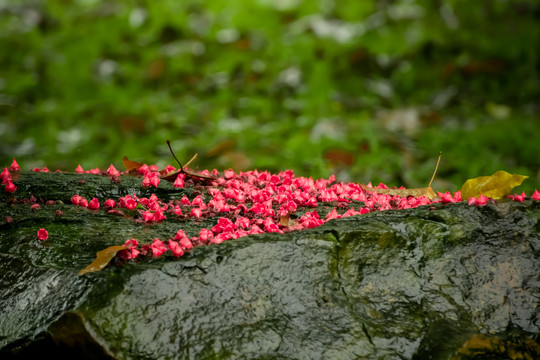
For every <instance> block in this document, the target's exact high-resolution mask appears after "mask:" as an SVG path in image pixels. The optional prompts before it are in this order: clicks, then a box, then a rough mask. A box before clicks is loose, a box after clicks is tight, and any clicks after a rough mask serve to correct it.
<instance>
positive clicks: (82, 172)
mask: <svg viewBox="0 0 540 360" xmlns="http://www.w3.org/2000/svg"><path fill="white" fill-rule="evenodd" d="M75 173H76V174H84V169H83V168H82V166H81V164H79V166H77V168H76V169H75Z"/></svg>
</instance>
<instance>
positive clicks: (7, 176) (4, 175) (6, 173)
mask: <svg viewBox="0 0 540 360" xmlns="http://www.w3.org/2000/svg"><path fill="white" fill-rule="evenodd" d="M0 178H2V179H10V178H11V174H10V173H9V170H8V168H7V166H4V170H3V171H2V173H0Z"/></svg>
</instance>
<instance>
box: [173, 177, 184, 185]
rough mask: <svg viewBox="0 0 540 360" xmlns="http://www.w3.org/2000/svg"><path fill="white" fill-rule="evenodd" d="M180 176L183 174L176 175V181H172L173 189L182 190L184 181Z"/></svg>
mask: <svg viewBox="0 0 540 360" xmlns="http://www.w3.org/2000/svg"><path fill="white" fill-rule="evenodd" d="M180 175H183V174H178V176H177V177H176V180H175V181H174V184H173V186H174V187H175V188H183V187H184V185H185V184H184V179H183V178H182V177H181V176H180Z"/></svg>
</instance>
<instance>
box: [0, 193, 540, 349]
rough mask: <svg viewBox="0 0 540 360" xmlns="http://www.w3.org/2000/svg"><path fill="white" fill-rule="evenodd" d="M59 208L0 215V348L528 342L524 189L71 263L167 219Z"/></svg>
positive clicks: (536, 242)
mask: <svg viewBox="0 0 540 360" xmlns="http://www.w3.org/2000/svg"><path fill="white" fill-rule="evenodd" d="M14 206H15V207H16V206H19V205H10V206H9V207H6V205H4V207H3V208H2V209H3V210H4V211H8V210H9V211H11V212H14V213H15V212H16V210H17V209H15V208H14ZM55 206H58V207H62V205H55ZM53 210H54V209H53ZM53 210H51V213H53ZM61 210H62V211H63V212H64V214H65V215H63V216H62V217H54V216H50V217H49V216H48V215H45V213H44V212H43V211H40V212H38V213H37V214H30V215H28V217H27V218H24V217H23V216H22V215H20V216H19V214H16V216H13V218H14V221H13V222H11V223H1V224H0V228H1V231H0V309H2V311H1V313H0V349H1V350H0V355H1V357H2V358H24V357H28V355H35V354H36V353H37V352H38V351H39V350H37V349H39V347H40V346H45V348H47V349H48V351H52V352H54V351H56V352H57V354H59V357H62V356H66V357H73V356H77V357H79V358H107V357H112V358H118V359H155V358H176V359H228V358H230V359H236V358H265V359H279V358H282V359H285V358H286V359H319V358H320V359H358V358H366V359H374V358H377V359H421V358H433V359H451V358H456V359H465V358H473V357H474V356H476V355H477V354H480V353H482V351H483V353H484V354H485V353H488V350H487V348H488V347H491V348H490V349H489V351H490V353H493V354H495V355H494V356H499V357H500V358H504V356H507V357H510V355H509V354H508V351H510V350H509V349H513V350H512V351H514V353H513V354H514V355H512V356H517V355H515V354H516V353H519V354H521V355H522V356H523V358H527V356H528V357H529V358H531V359H534V358H538V357H539V356H540V350H539V346H538V343H539V334H540V316H539V307H538V303H539V301H538V299H539V298H540V277H539V274H540V258H539V257H540V221H539V219H540V202H538V201H525V202H523V203H517V202H498V203H496V204H488V205H486V206H482V207H476V206H468V205H466V204H465V203H460V204H450V205H444V206H443V205H437V206H429V207H421V208H417V209H409V210H400V211H385V212H379V213H370V214H366V215H363V216H357V217H349V218H344V219H339V220H333V221H331V222H329V223H327V224H326V225H323V226H321V227H319V228H315V229H312V230H308V231H301V232H293V233H289V234H261V235H256V236H250V237H246V238H241V239H237V240H229V241H226V242H224V243H222V244H219V245H211V246H205V247H197V248H194V249H193V250H192V251H191V252H190V253H188V254H186V255H184V256H183V257H181V258H178V259H177V258H174V257H172V256H163V257H161V258H156V259H145V260H143V261H141V262H139V263H117V264H113V265H112V266H109V267H108V268H106V269H105V270H102V271H100V272H96V273H89V274H86V275H84V276H81V277H79V276H78V275H77V273H78V271H79V270H80V269H82V268H84V267H86V266H87V265H88V264H89V263H90V262H91V261H92V259H93V257H94V254H95V252H97V251H98V250H101V249H103V248H105V247H107V246H111V245H118V244H119V243H122V242H123V241H124V240H125V238H126V236H128V235H129V236H130V237H131V236H137V235H140V234H143V233H144V234H145V237H146V238H151V237H153V236H157V237H166V235H165V236H164V234H167V233H170V234H174V232H173V231H174V230H173V228H172V227H171V228H168V227H167V226H169V225H166V223H165V224H162V225H160V226H147V227H144V229H141V227H140V226H135V225H134V224H133V220H132V219H125V218H112V219H111V218H110V217H105V216H102V215H100V214H96V213H92V214H91V215H90V216H89V215H88V213H89V212H88V211H86V209H84V210H85V211H86V213H85V215H84V216H81V215H79V214H77V213H76V212H73V211H74V210H71V209H70V208H69V207H68V206H67V205H66V206H65V207H63V208H61ZM0 218H1V217H0ZM45 222H47V223H48V224H49V226H48V228H49V234H52V235H50V238H49V239H48V240H47V241H45V242H40V241H39V240H37V239H36V237H35V227H36V226H41V225H42V224H43V223H45ZM176 225H178V224H176ZM169 236H170V235H169ZM479 339H480V340H479ZM501 344H503V345H504V346H501ZM482 346H484V347H485V349H484V350H482V348H481V347H482ZM471 349H472V350H471ZM478 349H480V350H478ZM505 352H506V355H505ZM475 354H476V355H475Z"/></svg>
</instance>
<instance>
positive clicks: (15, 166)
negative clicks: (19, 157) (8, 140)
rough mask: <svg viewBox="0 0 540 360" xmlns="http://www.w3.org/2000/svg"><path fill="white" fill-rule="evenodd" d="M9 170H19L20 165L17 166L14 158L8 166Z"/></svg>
mask: <svg viewBox="0 0 540 360" xmlns="http://www.w3.org/2000/svg"><path fill="white" fill-rule="evenodd" d="M9 170H11V171H20V170H21V167H20V166H19V164H17V161H15V159H13V162H12V163H11V166H10V167H9Z"/></svg>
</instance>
